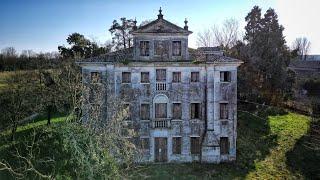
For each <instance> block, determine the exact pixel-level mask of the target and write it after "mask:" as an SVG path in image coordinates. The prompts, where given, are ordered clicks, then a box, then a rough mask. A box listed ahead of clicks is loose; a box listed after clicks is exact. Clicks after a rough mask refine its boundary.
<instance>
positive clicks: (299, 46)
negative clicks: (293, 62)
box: [292, 37, 311, 60]
mask: <svg viewBox="0 0 320 180" xmlns="http://www.w3.org/2000/svg"><path fill="white" fill-rule="evenodd" d="M310 45H311V43H310V41H309V40H308V39H307V38H306V37H299V38H296V40H295V41H294V42H293V44H292V49H294V50H297V52H298V55H299V56H300V57H301V59H303V60H306V57H307V55H308V53H309V50H310Z"/></svg>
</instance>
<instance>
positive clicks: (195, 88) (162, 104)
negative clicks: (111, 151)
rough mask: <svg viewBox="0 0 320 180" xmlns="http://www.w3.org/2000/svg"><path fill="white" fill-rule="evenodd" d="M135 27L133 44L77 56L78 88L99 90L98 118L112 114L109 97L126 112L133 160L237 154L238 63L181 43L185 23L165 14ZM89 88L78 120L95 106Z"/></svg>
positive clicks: (210, 159) (216, 158)
mask: <svg viewBox="0 0 320 180" xmlns="http://www.w3.org/2000/svg"><path fill="white" fill-rule="evenodd" d="M136 23H137V22H136V21H134V26H133V28H132V31H131V32H130V33H131V35H132V38H133V40H132V42H133V43H132V44H133V46H132V47H129V48H125V49H121V50H118V51H113V52H110V53H107V54H104V55H100V56H97V57H92V58H87V59H82V60H79V61H78V62H77V63H78V64H79V65H80V66H81V68H82V76H83V83H84V85H85V86H100V87H102V90H101V91H100V92H102V98H103V102H104V104H105V105H104V106H103V108H101V110H100V111H101V115H100V116H99V117H100V118H102V119H104V120H106V123H107V121H108V119H109V118H111V117H112V116H113V113H114V111H111V110H110V109H112V108H114V107H113V106H114V104H112V103H111V102H112V100H111V98H113V97H118V98H119V99H121V102H122V103H123V104H124V105H125V107H127V109H128V117H127V118H126V120H125V122H126V123H124V125H123V126H126V127H127V128H129V129H130V128H132V129H134V131H135V136H134V138H133V137H130V134H128V138H132V139H135V142H137V144H138V146H137V147H138V148H140V150H141V154H142V156H141V158H140V159H139V161H140V162H192V161H202V162H207V163H219V162H226V161H233V160H235V159H236V138H237V67H238V66H239V65H240V64H241V63H242V61H240V60H237V59H234V58H230V57H227V56H225V55H224V52H223V51H222V50H220V49H219V48H218V47H199V48H197V49H192V48H188V36H189V35H190V34H191V33H192V32H191V31H190V30H189V28H188V24H187V23H188V21H187V20H185V21H184V24H185V25H184V27H183V28H182V27H179V26H177V25H175V24H173V23H171V22H169V21H167V20H165V19H164V17H163V14H162V11H161V9H160V10H159V14H158V17H157V19H156V20H154V21H151V22H149V23H147V24H145V25H142V26H137V25H136ZM91 93H92V92H91V91H90V90H88V91H85V92H84V93H83V94H84V96H87V97H88V98H86V99H87V100H85V102H84V104H83V112H86V113H83V114H86V115H85V118H90V116H92V114H93V113H95V111H92V110H89V108H88V107H89V104H94V103H96V100H95V98H94V97H95V96H93V95H92V94H91Z"/></svg>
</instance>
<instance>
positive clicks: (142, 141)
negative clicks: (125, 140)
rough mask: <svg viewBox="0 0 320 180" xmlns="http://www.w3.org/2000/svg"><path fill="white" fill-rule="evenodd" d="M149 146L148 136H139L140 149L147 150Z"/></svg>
mask: <svg viewBox="0 0 320 180" xmlns="http://www.w3.org/2000/svg"><path fill="white" fill-rule="evenodd" d="M149 148H150V141H149V138H141V139H140V149H142V150H149Z"/></svg>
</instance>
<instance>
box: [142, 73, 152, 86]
mask: <svg viewBox="0 0 320 180" xmlns="http://www.w3.org/2000/svg"><path fill="white" fill-rule="evenodd" d="M144 76H147V77H148V78H145V77H144ZM140 83H141V84H150V73H149V72H141V73H140Z"/></svg>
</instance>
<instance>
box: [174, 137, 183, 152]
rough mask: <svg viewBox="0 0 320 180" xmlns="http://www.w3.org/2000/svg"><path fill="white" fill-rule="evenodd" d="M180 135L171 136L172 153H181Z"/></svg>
mask: <svg viewBox="0 0 320 180" xmlns="http://www.w3.org/2000/svg"><path fill="white" fill-rule="evenodd" d="M181 152H182V137H180V136H179V137H172V154H181Z"/></svg>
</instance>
